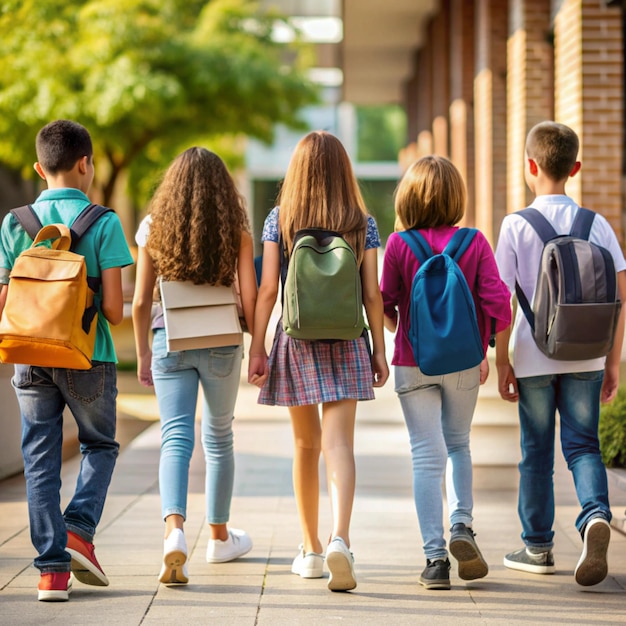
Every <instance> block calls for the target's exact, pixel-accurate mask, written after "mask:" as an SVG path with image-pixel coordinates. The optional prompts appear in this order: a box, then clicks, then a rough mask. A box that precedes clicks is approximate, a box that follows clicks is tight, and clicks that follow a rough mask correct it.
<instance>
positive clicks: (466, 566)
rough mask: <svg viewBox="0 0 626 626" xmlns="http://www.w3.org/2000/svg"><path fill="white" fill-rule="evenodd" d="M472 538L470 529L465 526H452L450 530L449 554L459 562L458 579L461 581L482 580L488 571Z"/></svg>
mask: <svg viewBox="0 0 626 626" xmlns="http://www.w3.org/2000/svg"><path fill="white" fill-rule="evenodd" d="M474 537H475V534H474V532H473V531H472V529H471V528H468V527H467V526H466V525H465V524H461V523H459V524H454V525H453V526H452V528H451V529H450V552H451V553H452V556H453V557H454V558H455V559H456V560H457V561H458V562H459V578H461V579H463V580H476V579H477V578H484V577H485V576H486V575H487V572H488V571H489V566H488V565H487V562H486V561H485V559H484V558H483V555H482V554H481V553H480V550H479V549H478V546H477V545H476V541H475V539H474Z"/></svg>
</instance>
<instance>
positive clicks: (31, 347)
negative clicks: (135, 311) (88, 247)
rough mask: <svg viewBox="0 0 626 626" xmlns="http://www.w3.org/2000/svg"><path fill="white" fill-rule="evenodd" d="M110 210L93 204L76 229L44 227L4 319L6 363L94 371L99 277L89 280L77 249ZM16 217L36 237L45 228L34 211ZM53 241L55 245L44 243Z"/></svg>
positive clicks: (21, 265)
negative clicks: (95, 279)
mask: <svg viewBox="0 0 626 626" xmlns="http://www.w3.org/2000/svg"><path fill="white" fill-rule="evenodd" d="M110 210H111V209H108V208H106V207H102V206H99V205H93V204H92V205H90V206H88V207H87V208H86V209H85V210H84V211H83V212H82V213H81V214H80V215H79V216H78V218H77V219H76V220H75V221H74V223H73V224H72V228H71V231H70V229H69V228H68V227H67V226H66V225H65V224H49V225H47V226H44V227H43V228H41V227H40V228H39V229H38V231H36V235H35V236H34V241H33V244H32V246H31V247H30V248H27V249H26V250H24V251H23V252H22V253H21V254H20V255H19V256H18V257H17V259H16V260H15V264H14V266H13V269H12V270H11V273H10V275H9V277H10V280H9V286H8V291H7V298H6V303H5V307H4V310H3V312H2V317H1V318H0V361H2V362H3V363H23V364H26V365H37V366H41V367H60V368H69V369H89V368H90V367H91V358H92V356H93V350H94V344H95V340H96V326H97V317H98V312H97V308H96V306H95V305H94V303H93V298H94V293H95V292H96V291H97V290H98V289H99V279H98V280H97V283H98V284H97V286H96V285H94V284H93V282H92V280H91V279H89V281H88V279H87V266H86V263H85V257H84V256H83V255H81V254H77V253H75V252H73V251H71V248H72V247H74V246H75V245H76V243H77V241H78V239H79V238H80V237H81V236H82V235H83V234H84V233H85V232H86V231H87V229H88V228H89V227H90V226H91V225H92V224H93V223H94V222H95V221H96V220H97V219H98V218H99V217H100V216H101V215H102V214H103V213H105V212H107V211H110ZM12 213H13V215H14V216H15V217H16V219H17V220H18V221H19V222H20V223H21V224H22V226H23V227H24V228H25V230H26V231H27V232H28V233H29V235H30V236H31V237H32V236H33V235H32V234H31V233H32V231H33V230H34V229H35V228H36V227H37V225H39V226H40V222H39V219H38V218H37V216H36V215H35V213H34V211H33V210H32V207H30V206H28V207H21V208H20V209H14V210H13V211H12ZM33 218H34V219H33ZM48 240H51V242H52V243H51V246H50V247H48V246H46V245H43V243H42V242H45V241H48ZM89 283H92V284H91V285H90V284H89Z"/></svg>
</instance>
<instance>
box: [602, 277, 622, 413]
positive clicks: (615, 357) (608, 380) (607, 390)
mask: <svg viewBox="0 0 626 626" xmlns="http://www.w3.org/2000/svg"><path fill="white" fill-rule="evenodd" d="M617 287H618V289H619V297H620V300H621V301H622V310H621V311H620V315H619V319H618V321H617V327H616V328H615V340H614V342H613V348H612V349H611V351H610V352H609V354H608V355H607V357H606V362H605V364H604V380H603V381H602V391H601V392H600V401H601V402H611V400H613V399H614V398H615V396H616V395H617V388H618V387H619V368H620V361H621V358H622V344H623V342H624V316H625V315H626V313H625V312H624V309H625V308H626V270H623V271H621V272H618V273H617Z"/></svg>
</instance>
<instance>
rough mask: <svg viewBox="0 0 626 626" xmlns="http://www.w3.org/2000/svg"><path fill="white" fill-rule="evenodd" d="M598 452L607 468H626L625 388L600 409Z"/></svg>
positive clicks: (620, 389) (621, 388)
mask: <svg viewBox="0 0 626 626" xmlns="http://www.w3.org/2000/svg"><path fill="white" fill-rule="evenodd" d="M598 434H599V437H600V450H601V451H602V460H603V461H604V464H605V465H606V466H607V467H626V387H620V388H619V390H618V392H617V396H616V397H615V400H613V402H611V403H610V404H605V405H603V406H602V408H601V409H600V427H599V431H598Z"/></svg>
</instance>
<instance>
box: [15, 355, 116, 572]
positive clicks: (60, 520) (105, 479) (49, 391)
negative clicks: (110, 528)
mask: <svg viewBox="0 0 626 626" xmlns="http://www.w3.org/2000/svg"><path fill="white" fill-rule="evenodd" d="M11 382H12V384H13V387H14V389H15V393H16V395H17V400H18V403H19V405H20V413H21V415H22V455H23V457H24V477H25V479H26V497H27V499H28V517H29V521H30V536H31V540H32V542H33V546H35V549H36V550H37V553H38V554H37V557H36V558H35V561H34V565H35V567H37V568H38V569H39V570H40V571H41V572H69V571H70V555H69V553H68V552H66V550H65V547H66V545H67V531H68V530H71V531H73V532H75V533H76V534H77V535H79V536H80V537H82V538H83V539H86V540H87V541H89V542H92V541H93V536H94V534H95V532H96V526H97V525H98V522H99V521H100V517H101V515H102V509H103V508H104V502H105V499H106V494H107V491H108V488H109V483H110V482H111V476H112V474H113V469H114V468H115V461H116V459H117V455H118V451H119V444H118V443H117V441H115V422H116V413H115V400H116V397H117V372H116V368H115V363H101V362H94V363H93V367H92V368H91V369H88V370H69V369H59V368H51V367H31V366H29V365H16V366H15V374H14V376H13V379H12V380H11ZM65 406H67V407H69V409H70V411H71V412H72V415H73V416H74V419H75V420H76V424H77V425H78V440H79V442H80V453H81V456H82V458H81V462H80V470H79V472H78V478H77V480H76V489H75V491H74V495H73V497H72V499H71V500H70V502H69V504H68V505H67V507H66V508H65V511H64V512H63V513H61V506H60V495H59V492H60V489H61V460H62V453H63V409H64V408H65Z"/></svg>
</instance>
